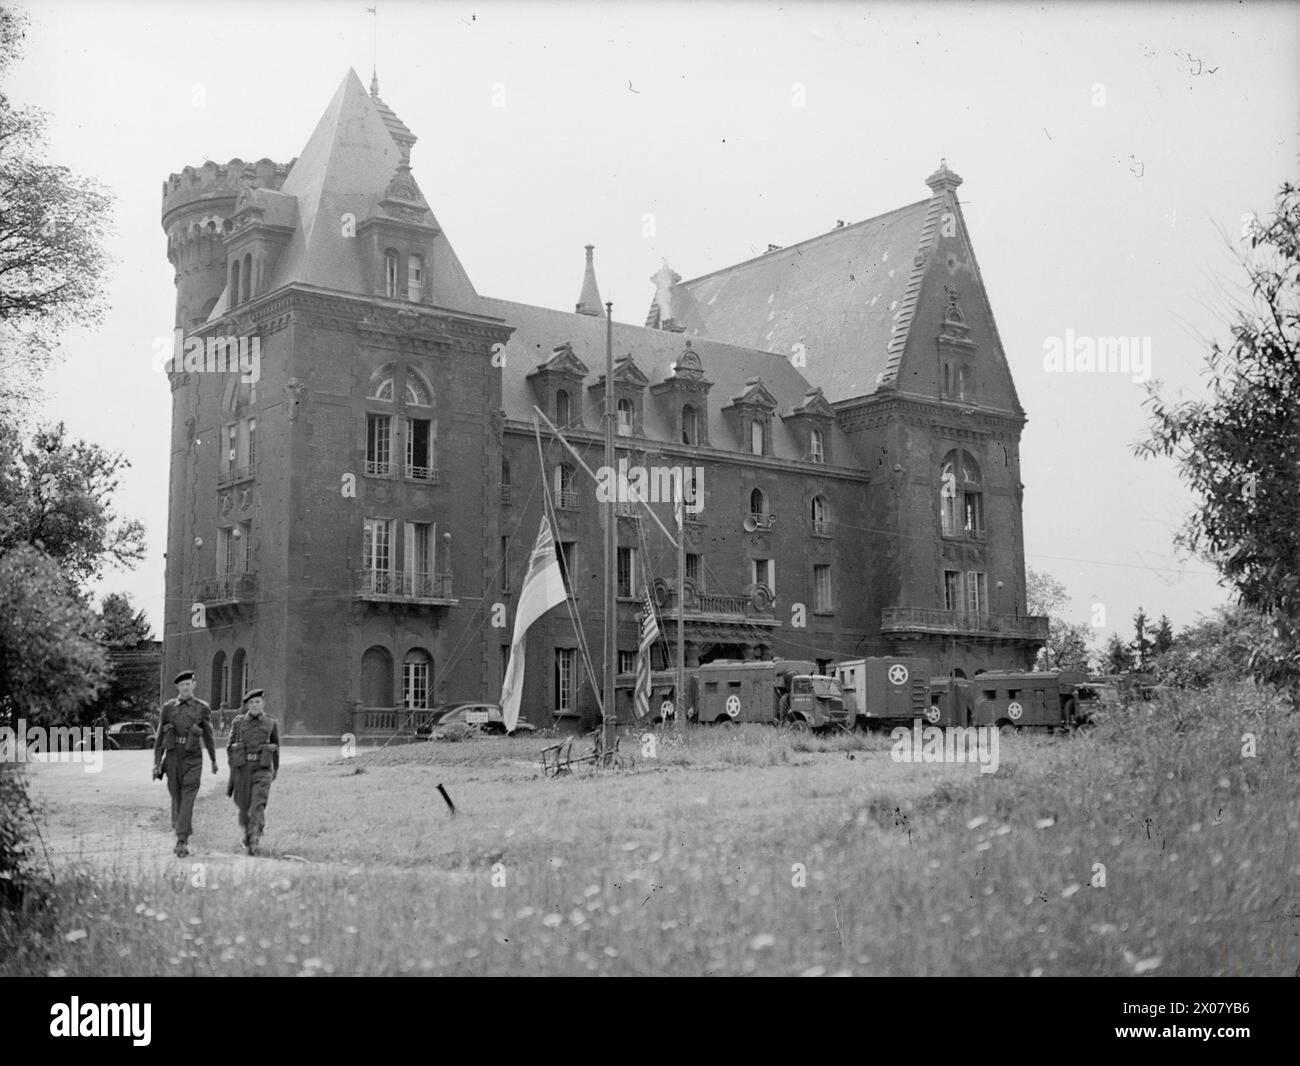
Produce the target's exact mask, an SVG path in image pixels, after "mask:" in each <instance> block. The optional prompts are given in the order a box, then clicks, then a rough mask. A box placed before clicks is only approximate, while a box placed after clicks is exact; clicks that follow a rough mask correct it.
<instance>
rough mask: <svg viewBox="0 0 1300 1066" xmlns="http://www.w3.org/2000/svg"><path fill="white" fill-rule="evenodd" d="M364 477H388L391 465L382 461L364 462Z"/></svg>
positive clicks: (391, 468)
mask: <svg viewBox="0 0 1300 1066" xmlns="http://www.w3.org/2000/svg"><path fill="white" fill-rule="evenodd" d="M365 471H366V477H388V475H389V474H391V473H392V472H393V464H392V463H391V462H387V461H385V460H382V459H367V460H366V466H365Z"/></svg>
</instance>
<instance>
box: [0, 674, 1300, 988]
mask: <svg viewBox="0 0 1300 1066" xmlns="http://www.w3.org/2000/svg"><path fill="white" fill-rule="evenodd" d="M1247 733H1249V734H1252V735H1253V736H1254V738H1255V741H1254V743H1255V754H1254V756H1253V757H1247V756H1243V739H1242V738H1243V734H1247ZM545 743H547V740H546V739H544V738H540V737H531V738H526V739H519V740H508V739H487V738H477V739H472V740H466V741H463V742H460V743H428V744H420V745H410V746H405V747H400V748H390V749H387V750H384V751H371V752H363V753H362V754H360V755H359V756H357V757H355V758H349V759H342V758H340V759H337V760H333V761H328V762H320V763H314V764H310V765H303V766H298V767H295V768H294V771H293V772H286V773H284V774H282V775H281V776H280V779H279V780H278V781H277V782H276V783H275V786H274V789H273V792H272V797H271V805H270V808H269V810H268V816H269V818H268V833H267V837H266V840H265V843H266V846H267V849H268V851H269V853H270V856H271V857H270V858H268V859H266V860H261V859H252V860H246V859H236V858H227V859H212V860H207V859H205V858H204V856H203V855H202V854H198V855H196V856H194V857H193V858H192V859H191V860H187V861H185V862H182V861H180V860H176V861H174V863H172V864H163V865H161V866H158V865H153V866H146V865H145V864H141V863H136V864H135V865H134V866H133V865H132V863H131V862H129V861H127V860H123V861H121V862H120V863H117V864H116V865H114V864H107V865H106V864H104V863H102V862H101V863H99V864H97V865H95V866H93V867H92V866H85V867H79V868H73V869H68V870H64V871H62V872H61V874H60V877H59V883H58V887H57V889H56V893H55V903H54V905H53V907H52V908H50V909H48V910H46V911H45V912H43V913H42V914H40V915H28V916H26V917H25V918H24V920H23V921H22V922H21V923H20V924H17V925H15V924H14V923H9V924H5V923H2V922H0V973H51V972H55V973H66V974H114V975H115V974H125V975H135V974H157V973H164V974H165V973H198V974H229V975H237V974H299V973H304V974H402V973H408V974H420V973H436V974H508V973H520V974H559V973H564V974H583V973H592V974H706V973H716V974H804V973H808V974H836V973H851V974H855V975H870V974H891V975H892V974H955V975H962V974H1025V975H1029V974H1049V975H1056V974H1116V975H1120V974H1125V975H1131V974H1137V973H1154V974H1162V975H1163V974H1186V975H1199V974H1288V975H1289V974H1291V973H1292V972H1294V971H1295V970H1296V968H1297V963H1300V950H1298V947H1297V946H1298V945H1300V898H1298V897H1297V896H1296V893H1297V891H1300V889H1297V885H1298V884H1300V849H1298V848H1297V844H1296V840H1297V832H1296V831H1297V829H1300V781H1298V775H1297V774H1296V773H1295V772H1294V767H1295V762H1296V757H1297V751H1298V750H1300V722H1297V720H1296V718H1295V717H1294V716H1291V715H1288V714H1286V713H1285V712H1284V711H1283V710H1282V709H1281V707H1280V705H1278V704H1277V703H1276V702H1275V701H1273V700H1271V699H1270V698H1268V697H1265V696H1264V695H1261V694H1259V693H1257V692H1255V691H1254V690H1253V689H1250V688H1239V689H1234V690H1231V691H1228V690H1224V691H1219V692H1216V693H1212V694H1206V693H1182V694H1179V696H1178V698H1177V702H1176V703H1170V704H1166V705H1161V706H1155V705H1152V706H1150V707H1141V708H1139V709H1136V710H1133V711H1130V712H1125V713H1124V714H1122V715H1116V716H1115V717H1114V718H1113V719H1111V720H1109V721H1105V722H1102V723H1100V724H1098V725H1097V726H1096V727H1094V728H1092V729H1090V730H1088V731H1085V732H1083V733H1080V734H1074V735H1069V736H1045V735H1031V734H1029V733H1028V732H1025V733H1021V734H1017V735H1014V736H1008V737H1005V738H1004V739H1003V740H1002V743H1001V753H1000V755H1001V758H1000V766H999V769H998V771H997V772H996V773H993V774H983V775H982V774H979V773H978V772H977V769H976V767H974V766H972V765H943V764H928V763H921V764H918V763H900V762H895V761H893V760H892V759H891V757H890V747H891V744H890V740H889V738H888V737H885V736H872V737H849V736H839V737H835V738H830V739H826V740H822V739H819V738H816V737H808V736H803V735H798V734H792V733H790V732H786V731H780V730H776V729H773V728H764V727H760V726H745V727H736V728H730V729H712V728H701V729H692V730H690V731H688V732H687V734H686V735H685V737H680V736H677V735H675V734H673V733H671V732H666V733H665V732H661V733H659V734H657V735H656V750H655V751H654V753H653V757H647V755H648V751H646V750H644V749H642V747H641V744H640V741H639V738H638V737H637V736H629V737H626V738H624V740H623V750H624V751H629V752H634V753H635V754H636V756H637V759H636V766H635V768H634V769H632V770H629V771H624V772H603V773H591V772H590V771H588V770H587V769H586V768H582V769H580V770H578V772H577V773H575V774H574V775H573V776H571V777H567V778H561V779H558V780H555V779H549V778H544V777H542V776H541V774H540V771H539V766H538V758H539V753H540V750H541V748H542V747H543V746H544V744H545ZM439 783H441V784H443V785H444V786H445V788H446V789H447V791H448V793H449V794H450V795H451V797H452V799H453V800H454V802H455V804H456V806H457V811H458V813H457V814H456V815H455V816H452V815H451V814H450V812H449V811H448V810H447V808H446V806H445V804H444V803H443V801H442V798H441V797H440V795H439V794H438V791H437V788H436V786H437V785H438V784H439ZM195 832H196V839H197V840H205V841H218V844H217V845H213V846H219V847H221V848H223V849H225V850H233V846H234V844H235V833H234V819H233V807H231V806H230V805H229V804H228V803H227V802H225V801H224V798H222V801H221V802H210V803H204V804H200V806H199V808H198V809H197V817H196V827H195ZM161 846H162V845H161V843H160V848H161Z"/></svg>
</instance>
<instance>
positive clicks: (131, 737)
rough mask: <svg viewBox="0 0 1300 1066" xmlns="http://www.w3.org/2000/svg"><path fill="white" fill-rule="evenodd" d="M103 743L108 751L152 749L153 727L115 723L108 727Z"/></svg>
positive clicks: (137, 723)
mask: <svg viewBox="0 0 1300 1066" xmlns="http://www.w3.org/2000/svg"><path fill="white" fill-rule="evenodd" d="M104 739H105V741H106V742H107V746H108V748H109V749H110V750H116V749H117V748H152V747H153V742H154V731H153V726H152V725H150V724H149V723H148V722H115V723H113V725H111V726H109V727H108V733H107V735H106V736H105V738H104Z"/></svg>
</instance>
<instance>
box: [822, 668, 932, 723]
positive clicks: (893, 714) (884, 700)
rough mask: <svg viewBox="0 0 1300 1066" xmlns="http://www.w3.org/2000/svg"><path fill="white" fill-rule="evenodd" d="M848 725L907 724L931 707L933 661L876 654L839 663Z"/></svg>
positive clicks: (837, 676)
mask: <svg viewBox="0 0 1300 1066" xmlns="http://www.w3.org/2000/svg"><path fill="white" fill-rule="evenodd" d="M831 672H832V673H833V674H834V675H835V677H836V679H837V680H838V681H839V683H840V688H841V689H843V691H844V702H845V704H846V705H847V707H848V712H849V713H848V717H849V728H851V729H853V728H856V729H869V728H872V727H877V728H879V727H885V726H893V725H904V724H907V723H910V722H911V721H912V719H913V718H921V719H924V718H925V717H926V712H927V711H929V710H930V660H929V659H909V658H906V657H904V656H896V655H895V656H874V657H872V658H868V659H847V660H845V661H844V662H839V663H836V664H835V665H834V666H833V667H832V670H831Z"/></svg>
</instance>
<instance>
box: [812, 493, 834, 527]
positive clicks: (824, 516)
mask: <svg viewBox="0 0 1300 1066" xmlns="http://www.w3.org/2000/svg"><path fill="white" fill-rule="evenodd" d="M812 525H813V532H814V533H829V532H830V529H831V520H830V510H829V508H828V506H827V503H826V497H825V496H814V497H813V498H812Z"/></svg>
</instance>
